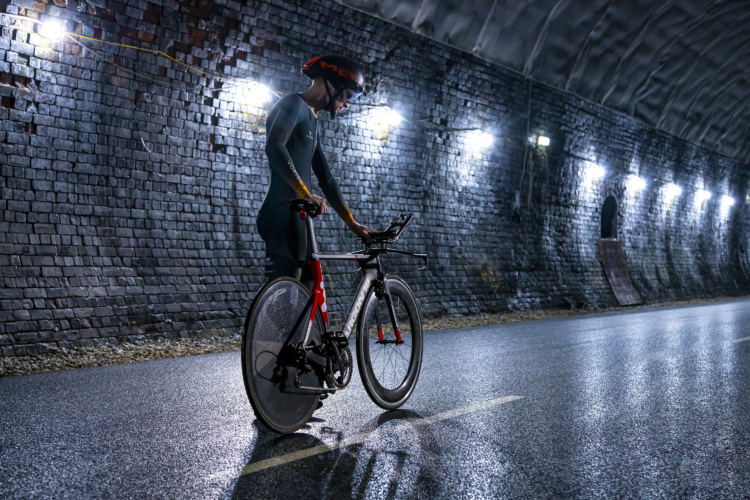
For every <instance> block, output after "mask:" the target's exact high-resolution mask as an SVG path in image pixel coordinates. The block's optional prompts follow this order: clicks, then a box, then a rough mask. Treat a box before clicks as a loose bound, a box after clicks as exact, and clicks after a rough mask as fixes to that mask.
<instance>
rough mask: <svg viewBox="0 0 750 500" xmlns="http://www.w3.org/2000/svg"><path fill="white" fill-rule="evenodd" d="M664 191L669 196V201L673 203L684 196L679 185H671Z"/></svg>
mask: <svg viewBox="0 0 750 500" xmlns="http://www.w3.org/2000/svg"><path fill="white" fill-rule="evenodd" d="M664 189H665V193H666V195H667V201H672V200H673V199H675V198H677V197H678V196H680V195H681V194H682V188H681V187H680V186H678V185H677V184H673V183H669V184H667V185H666V186H665V188H664Z"/></svg>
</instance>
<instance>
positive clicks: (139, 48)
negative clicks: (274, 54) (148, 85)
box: [0, 13, 281, 97]
mask: <svg viewBox="0 0 750 500" xmlns="http://www.w3.org/2000/svg"><path fill="white" fill-rule="evenodd" d="M0 14H2V15H4V16H8V17H11V18H13V19H19V20H21V21H29V22H32V23H34V24H43V21H40V20H38V19H34V18H32V17H26V16H19V15H16V14H6V13H0ZM65 34H66V35H68V36H70V37H77V38H82V39H84V40H91V41H93V42H99V43H106V44H107V45H115V46H117V47H124V48H127V49H133V50H141V51H143V52H149V53H151V54H157V55H160V56H164V57H166V58H167V59H169V60H170V61H173V62H176V63H177V64H179V65H181V66H185V67H186V68H188V69H192V70H193V71H196V72H198V73H201V74H203V75H206V76H208V77H211V78H216V79H217V80H222V81H225V82H232V81H233V80H232V79H231V78H226V77H223V76H221V75H214V74H213V73H209V72H207V71H203V70H202V69H200V68H196V67H195V66H191V65H189V64H186V63H184V62H182V61H179V60H177V59H175V58H174V57H172V56H170V55H168V54H165V53H164V52H162V51H160V50H154V49H147V48H144V47H136V46H133V45H127V44H124V43H117V42H108V41H106V40H99V39H98V38H93V37H90V36H85V35H79V34H77V33H70V32H67V31H66V32H65ZM73 42H75V43H77V44H78V45H80V46H81V47H83V48H85V49H86V50H88V51H90V52H91V53H93V54H96V55H97V56H99V57H100V58H102V59H104V60H105V61H107V62H108V63H110V64H111V65H113V66H115V67H116V68H118V69H121V70H123V71H125V72H128V73H130V74H132V75H135V76H140V77H141V78H146V79H147V80H151V81H153V82H157V83H162V84H163V82H158V81H157V80H156V79H155V78H153V77H151V76H148V75H144V74H141V73H136V72H135V71H133V70H130V69H128V68H124V67H122V66H120V65H119V64H116V63H115V62H114V61H112V60H110V59H108V58H107V57H105V56H103V55H102V54H99V53H97V52H96V51H95V50H93V49H91V48H89V47H86V46H85V45H83V44H82V43H80V42H78V41H77V40H73ZM234 81H235V82H236V80H234ZM248 83H257V82H255V80H251V81H250V82H248ZM248 83H240V84H236V85H233V86H230V87H225V88H221V89H211V88H208V87H202V90H208V91H210V92H216V91H220V90H231V89H233V88H237V87H243V86H245V85H248ZM167 86H168V87H171V88H186V87H187V86H184V87H177V86H174V85H169V84H167ZM268 90H269V92H271V93H272V94H274V95H275V96H276V97H279V96H280V95H281V94H280V93H279V92H276V91H274V90H271V89H268Z"/></svg>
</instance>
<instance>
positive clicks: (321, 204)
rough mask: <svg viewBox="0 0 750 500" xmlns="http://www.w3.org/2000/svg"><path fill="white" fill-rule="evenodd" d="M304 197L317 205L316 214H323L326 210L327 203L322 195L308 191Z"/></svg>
mask: <svg viewBox="0 0 750 500" xmlns="http://www.w3.org/2000/svg"><path fill="white" fill-rule="evenodd" d="M304 199H305V200H306V201H309V202H310V203H314V204H315V205H317V206H318V215H323V214H324V213H326V212H328V204H327V203H326V199H325V198H323V197H322V196H316V195H314V194H312V193H308V194H307V196H305V198H304Z"/></svg>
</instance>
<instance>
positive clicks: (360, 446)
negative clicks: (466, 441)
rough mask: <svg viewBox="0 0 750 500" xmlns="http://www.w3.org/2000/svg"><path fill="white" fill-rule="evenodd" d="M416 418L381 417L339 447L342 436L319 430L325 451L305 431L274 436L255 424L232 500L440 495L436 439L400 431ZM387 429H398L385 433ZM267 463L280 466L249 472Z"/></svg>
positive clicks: (422, 431) (420, 430) (402, 413)
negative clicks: (351, 441)
mask: <svg viewBox="0 0 750 500" xmlns="http://www.w3.org/2000/svg"><path fill="white" fill-rule="evenodd" d="M421 418H422V417H421V415H419V414H418V413H416V412H413V411H410V410H396V411H391V412H385V413H382V414H381V415H379V416H378V417H377V418H374V419H372V420H370V421H368V422H367V423H365V424H364V425H363V426H362V427H361V428H360V429H359V430H358V432H357V433H356V435H357V436H360V435H361V436H363V439H362V440H360V441H359V442H356V443H354V444H351V445H349V446H341V447H338V446H340V445H341V444H342V443H343V441H344V439H345V438H346V436H344V435H343V434H342V433H341V432H337V431H335V430H333V429H332V428H330V427H322V428H321V433H322V434H326V435H329V436H331V437H332V438H333V439H332V440H328V439H326V441H328V442H329V443H335V444H333V445H331V446H328V445H326V444H325V443H324V442H323V441H322V440H321V439H320V438H318V437H316V436H313V435H311V434H308V433H306V432H304V431H302V432H297V433H295V434H291V435H288V436H279V435H278V434H275V433H272V432H270V431H268V430H267V429H265V428H264V427H263V426H262V425H260V424H256V427H257V428H258V429H259V432H258V438H257V440H256V442H255V443H254V444H253V449H252V452H251V455H250V459H249V460H248V464H247V466H246V467H245V469H244V470H243V472H242V473H241V474H240V476H239V477H238V479H237V482H236V484H235V487H234V491H233V492H232V495H231V498H235V499H244V498H259V497H262V498H291V497H297V498H300V497H311V498H329V497H337V498H340V497H344V498H363V497H373V496H377V497H379V498H382V497H385V498H395V497H397V496H398V497H402V496H414V495H420V496H422V495H429V496H434V495H439V494H440V478H441V477H442V476H443V473H442V468H443V466H442V463H441V460H440V457H441V453H440V448H439V446H438V443H437V440H436V439H435V436H434V435H433V434H432V432H431V431H430V430H429V428H428V426H426V425H418V426H407V427H404V426H403V423H409V422H410V421H415V420H419V419H421ZM256 422H257V421H256ZM391 422H393V424H389V423H391ZM389 426H391V427H396V426H398V427H399V428H398V430H396V431H394V432H393V433H389V431H388V427H389ZM261 429H262V430H261ZM376 431H378V432H376ZM383 434H385V435H386V436H387V439H384V437H383ZM303 454H309V456H306V457H304V458H300V456H301V455H303ZM269 459H276V461H277V462H279V463H277V464H274V465H273V466H271V467H268V468H264V469H262V470H255V469H254V468H255V467H257V466H258V465H259V464H261V465H266V464H268V462H263V461H264V460H269ZM285 460H289V461H287V462H284V461H285Z"/></svg>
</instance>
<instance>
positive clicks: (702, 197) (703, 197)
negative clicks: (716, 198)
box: [695, 189, 711, 203]
mask: <svg viewBox="0 0 750 500" xmlns="http://www.w3.org/2000/svg"><path fill="white" fill-rule="evenodd" d="M710 199H711V193H709V192H708V191H706V190H705V189H699V190H698V192H697V193H695V200H696V201H697V202H698V203H703V202H704V201H707V200H710Z"/></svg>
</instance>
